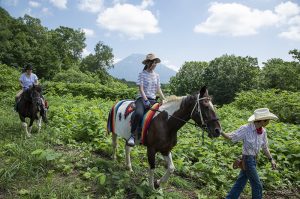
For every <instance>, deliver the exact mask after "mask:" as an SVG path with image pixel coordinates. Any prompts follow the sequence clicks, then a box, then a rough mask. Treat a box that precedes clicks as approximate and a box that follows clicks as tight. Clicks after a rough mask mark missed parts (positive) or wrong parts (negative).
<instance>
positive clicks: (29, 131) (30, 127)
mask: <svg viewBox="0 0 300 199" xmlns="http://www.w3.org/2000/svg"><path fill="white" fill-rule="evenodd" d="M33 120H34V119H32V118H30V122H29V127H28V134H29V135H31V130H32V124H33Z"/></svg>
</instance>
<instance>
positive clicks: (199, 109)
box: [149, 94, 210, 144]
mask: <svg viewBox="0 0 300 199" xmlns="http://www.w3.org/2000/svg"><path fill="white" fill-rule="evenodd" d="M205 99H210V98H209V97H202V98H200V94H198V95H197V100H196V104H195V106H194V108H193V109H192V112H191V118H192V115H193V113H194V110H195V108H196V107H197V111H198V112H199V115H200V119H201V125H202V126H199V125H198V124H197V123H196V122H194V123H192V122H189V121H186V120H184V119H181V118H179V117H176V116H173V115H170V114H168V116H169V117H172V118H175V119H177V120H179V121H182V122H184V123H187V124H191V125H193V126H195V127H198V128H201V129H202V144H204V129H207V124H206V123H205V122H204V119H203V116H202V111H201V108H200V101H201V100H205ZM149 110H152V111H156V112H159V113H162V112H163V111H160V110H158V109H153V108H151V107H150V108H149Z"/></svg>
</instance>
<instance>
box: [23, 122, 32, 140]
mask: <svg viewBox="0 0 300 199" xmlns="http://www.w3.org/2000/svg"><path fill="white" fill-rule="evenodd" d="M22 127H23V129H24V130H25V133H26V135H27V137H30V136H31V134H30V133H29V132H28V129H27V123H26V122H22Z"/></svg>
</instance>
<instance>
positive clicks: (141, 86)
mask: <svg viewBox="0 0 300 199" xmlns="http://www.w3.org/2000/svg"><path fill="white" fill-rule="evenodd" d="M139 91H140V94H141V96H142V97H143V99H144V101H146V100H148V98H147V96H146V94H145V92H144V87H143V85H142V84H140V85H139Z"/></svg>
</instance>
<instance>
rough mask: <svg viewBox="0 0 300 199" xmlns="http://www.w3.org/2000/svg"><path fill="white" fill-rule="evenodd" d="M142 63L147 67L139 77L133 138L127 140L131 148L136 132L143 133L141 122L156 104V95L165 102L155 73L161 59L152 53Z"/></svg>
mask: <svg viewBox="0 0 300 199" xmlns="http://www.w3.org/2000/svg"><path fill="white" fill-rule="evenodd" d="M142 63H143V64H144V65H145V66H144V69H143V71H142V72H141V73H139V76H138V81H137V85H138V86H139V93H138V97H137V99H136V101H135V107H136V108H135V112H134V114H133V117H132V123H131V136H130V138H129V139H128V140H127V145H129V146H134V145H135V137H134V132H135V131H136V130H137V131H138V133H141V132H140V131H141V121H142V119H143V116H144V113H145V111H146V109H149V108H150V106H151V105H153V104H154V103H155V102H156V93H158V94H159V95H160V97H161V99H162V101H164V100H165V97H164V95H163V92H162V90H161V88H160V79H159V75H158V74H157V73H155V72H154V69H155V67H156V65H157V64H158V63H160V59H159V58H157V57H155V55H154V54H153V53H150V54H148V55H147V56H146V59H145V60H144V61H143V62H142Z"/></svg>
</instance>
